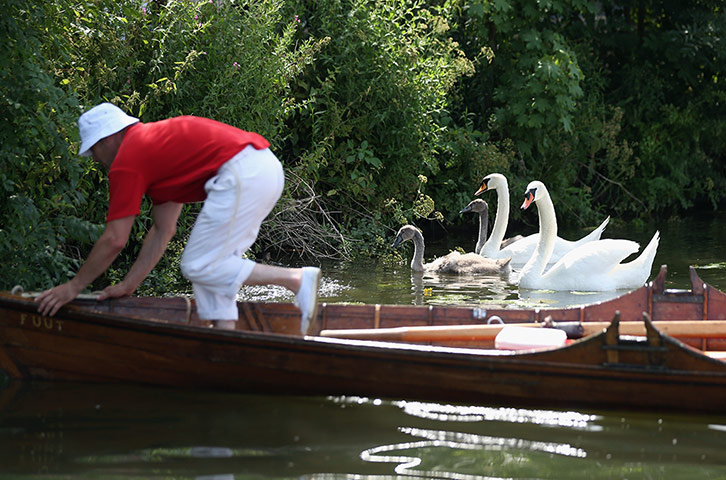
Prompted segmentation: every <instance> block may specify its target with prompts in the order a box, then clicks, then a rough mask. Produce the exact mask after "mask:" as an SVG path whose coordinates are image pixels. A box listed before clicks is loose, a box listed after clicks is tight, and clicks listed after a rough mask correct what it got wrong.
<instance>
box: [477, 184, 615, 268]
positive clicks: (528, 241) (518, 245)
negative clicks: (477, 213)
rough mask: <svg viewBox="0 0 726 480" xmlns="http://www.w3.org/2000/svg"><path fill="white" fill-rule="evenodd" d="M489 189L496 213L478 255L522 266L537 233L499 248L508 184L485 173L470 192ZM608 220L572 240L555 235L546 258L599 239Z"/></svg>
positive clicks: (529, 255)
mask: <svg viewBox="0 0 726 480" xmlns="http://www.w3.org/2000/svg"><path fill="white" fill-rule="evenodd" d="M492 189H493V190H496V192H497V203H498V206H497V214H496V216H495V218H494V228H492V233H491V235H490V236H489V239H488V240H487V241H486V242H485V243H484V245H483V246H482V247H481V250H480V251H479V254H480V255H481V256H483V257H487V258H506V257H512V264H513V265H517V266H522V265H524V264H525V263H527V261H528V260H529V259H530V258H531V257H532V254H533V253H534V250H535V248H536V247H537V240H538V239H539V234H538V233H535V234H532V235H528V236H526V237H524V238H523V239H522V240H519V241H517V242H514V243H512V244H511V245H508V246H507V247H500V245H501V243H502V239H504V234H505V232H506V230H507V222H508V219H509V186H508V185H507V179H506V177H505V176H504V175H502V174H500V173H492V174H490V175H487V176H486V177H484V179H483V180H482V182H481V185H480V186H479V190H477V191H476V193H474V195H479V194H480V193H482V192H485V191H487V190H492ZM609 221H610V217H607V218H606V219H605V221H603V222H602V223H601V224H600V226H599V227H597V228H596V229H595V230H593V231H592V232H590V233H589V234H587V235H586V236H584V237H582V238H581V239H579V240H577V241H574V242H573V241H570V240H565V239H564V238H560V237H555V245H554V249H553V252H552V257H551V258H550V263H554V262H556V261H557V260H559V259H560V258H562V256H563V255H564V254H565V253H567V252H569V251H570V250H572V249H573V248H576V247H578V246H580V245H583V244H585V243H588V242H592V241H594V240H599V239H600V236H601V235H602V232H603V230H605V226H606V225H607V224H608V222H609Z"/></svg>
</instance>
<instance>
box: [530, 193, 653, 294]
mask: <svg viewBox="0 0 726 480" xmlns="http://www.w3.org/2000/svg"><path fill="white" fill-rule="evenodd" d="M524 197H525V199H524V203H523V204H522V208H523V209H526V208H527V207H529V206H530V205H531V204H532V202H536V203H537V212H538V214H539V229H540V238H539V241H538V242H537V250H536V251H535V253H534V255H533V256H532V258H531V259H530V260H529V261H528V262H527V264H526V265H525V266H524V268H522V272H521V274H520V277H519V287H520V288H528V289H547V290H580V291H592V292H605V291H610V290H620V289H633V288H638V287H641V286H643V285H644V284H645V282H646V281H647V280H648V277H649V276H650V270H651V268H652V266H653V260H654V259H655V252H656V250H657V249H658V241H659V238H660V234H659V232H657V231H656V232H655V235H653V239H652V240H651V241H650V243H648V246H646V247H645V249H643V252H642V253H641V254H640V256H638V258H636V259H635V260H633V261H631V262H628V263H620V262H621V261H622V260H624V259H625V258H626V257H627V256H628V255H630V254H632V253H635V252H637V251H638V248H639V245H638V243H637V242H633V241H631V240H616V239H605V240H597V241H594V242H589V243H586V244H584V245H581V246H579V247H577V248H575V249H574V250H571V251H570V252H568V253H566V254H565V255H564V256H563V257H562V258H561V259H560V260H559V261H558V262H557V263H555V264H554V265H552V266H551V267H550V268H549V270H547V272H546V273H544V270H545V267H546V266H547V263H548V259H549V257H550V256H551V255H552V250H553V249H554V243H555V237H556V236H557V219H556V216H555V207H554V206H553V205H552V199H551V198H550V194H549V192H548V191H547V187H545V186H544V184H543V183H542V182H538V181H534V182H530V184H529V185H527V191H526V193H525V194H524Z"/></svg>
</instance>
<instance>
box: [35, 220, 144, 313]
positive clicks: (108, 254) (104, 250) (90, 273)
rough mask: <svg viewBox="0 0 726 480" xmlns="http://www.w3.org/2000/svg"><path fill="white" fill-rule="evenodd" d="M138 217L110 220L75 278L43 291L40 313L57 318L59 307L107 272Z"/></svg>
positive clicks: (40, 297) (39, 307)
mask: <svg viewBox="0 0 726 480" xmlns="http://www.w3.org/2000/svg"><path fill="white" fill-rule="evenodd" d="M135 218H136V217H134V216H129V217H124V218H119V219H117V220H111V221H109V222H108V223H107V224H106V229H105V230H104V232H103V233H102V234H101V236H100V237H99V239H98V240H97V241H96V244H95V245H94V246H93V249H91V253H90V254H89V255H88V258H87V259H86V261H85V262H84V263H83V265H82V266H81V268H80V270H78V273H77V274H76V276H75V277H73V278H72V279H71V280H69V281H68V282H66V283H63V284H61V285H58V286H56V287H54V288H51V289H49V290H46V291H44V292H43V293H41V294H40V295H39V296H38V297H37V298H36V299H35V301H36V302H38V304H39V305H38V311H39V312H40V313H41V314H42V315H51V316H52V315H55V313H56V312H57V311H58V309H59V308H61V307H62V306H63V305H65V304H66V303H68V302H70V301H71V300H73V299H74V298H76V296H78V294H79V293H80V292H81V291H82V290H83V289H84V288H86V286H88V285H89V284H90V283H91V282H93V281H94V280H95V279H96V278H98V277H99V275H101V274H102V273H103V272H105V271H106V269H107V268H108V267H109V266H111V264H112V263H113V261H114V260H115V259H116V257H117V256H118V254H119V253H120V252H121V250H123V248H124V246H125V245H126V242H127V241H128V239H129V233H130V232H131V227H132V225H133V224H134V219H135Z"/></svg>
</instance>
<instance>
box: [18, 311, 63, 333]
mask: <svg viewBox="0 0 726 480" xmlns="http://www.w3.org/2000/svg"><path fill="white" fill-rule="evenodd" d="M20 326H21V327H34V328H41V329H45V330H57V331H59V332H60V331H62V330H63V321H62V320H58V319H56V318H51V317H44V316H42V315H34V314H30V313H21V314H20Z"/></svg>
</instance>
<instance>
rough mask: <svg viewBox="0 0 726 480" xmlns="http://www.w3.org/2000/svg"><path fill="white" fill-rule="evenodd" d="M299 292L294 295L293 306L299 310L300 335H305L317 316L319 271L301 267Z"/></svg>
mask: <svg viewBox="0 0 726 480" xmlns="http://www.w3.org/2000/svg"><path fill="white" fill-rule="evenodd" d="M302 270H303V272H302V280H301V281H300V290H298V292H297V294H296V295H295V302H294V303H295V306H296V307H297V308H299V309H300V312H301V313H302V319H301V321H300V333H302V334H303V335H307V333H308V329H309V328H310V324H311V322H312V321H313V320H315V317H316V316H317V314H318V288H319V287H320V269H319V268H317V267H303V269H302Z"/></svg>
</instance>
